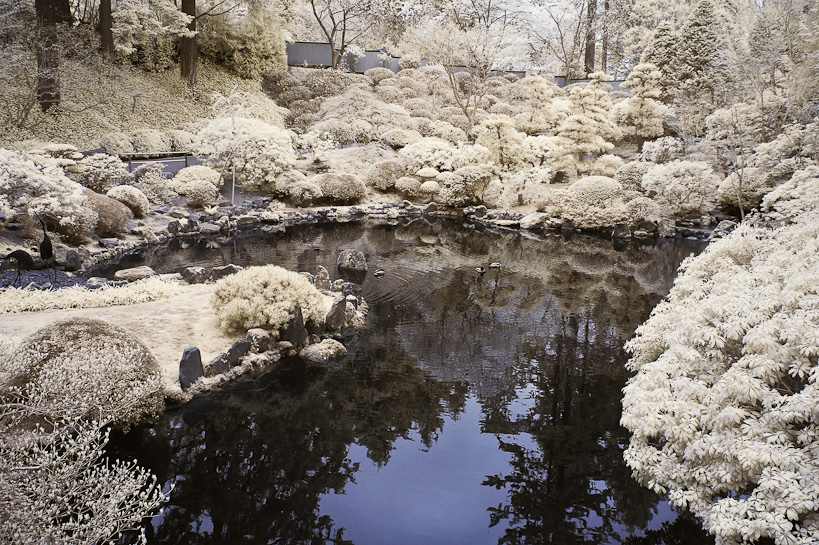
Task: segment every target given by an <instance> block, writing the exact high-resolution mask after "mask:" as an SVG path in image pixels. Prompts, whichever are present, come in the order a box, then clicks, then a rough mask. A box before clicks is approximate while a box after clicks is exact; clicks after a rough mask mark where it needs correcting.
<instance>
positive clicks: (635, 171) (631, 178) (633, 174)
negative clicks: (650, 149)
mask: <svg viewBox="0 0 819 545" xmlns="http://www.w3.org/2000/svg"><path fill="white" fill-rule="evenodd" d="M653 166H654V165H653V164H652V163H648V162H646V161H631V162H628V163H626V164H624V165H623V166H621V167H620V168H618V169H617V171H616V172H615V173H614V176H612V177H613V178H614V179H615V180H617V181H618V182H620V185H622V186H623V190H625V191H642V190H643V175H644V174H645V173H646V172H648V170H649V169H650V168H651V167H653Z"/></svg>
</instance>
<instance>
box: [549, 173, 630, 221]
mask: <svg viewBox="0 0 819 545" xmlns="http://www.w3.org/2000/svg"><path fill="white" fill-rule="evenodd" d="M581 180H582V179H581ZM581 180H578V182H579V181H581ZM611 182H614V180H611ZM575 183H577V182H575ZM614 183H615V184H616V183H617V182H614ZM607 185H608V186H609V189H611V191H610V192H606V191H596V190H595V189H593V188H588V187H584V186H585V184H581V186H578V187H576V188H575V190H574V191H571V190H570V188H571V187H572V186H569V188H566V189H563V188H561V189H554V190H552V191H549V192H547V193H545V194H544V196H543V197H542V198H541V199H540V200H538V201H537V203H536V204H537V209H538V211H540V212H544V213H546V214H549V215H550V216H551V217H554V218H560V219H562V220H568V221H570V222H572V223H573V224H574V225H575V226H576V227H578V228H581V229H592V230H596V229H610V228H611V227H612V226H613V225H614V224H615V223H619V222H622V221H627V220H628V219H629V211H628V209H627V208H626V206H625V204H623V201H622V199H621V198H620V196H621V195H622V189H620V190H618V189H617V186H615V185H612V184H610V183H608V184H607ZM618 185H619V184H618ZM607 195H608V196H609V197H610V198H605V197H606V196H607Z"/></svg>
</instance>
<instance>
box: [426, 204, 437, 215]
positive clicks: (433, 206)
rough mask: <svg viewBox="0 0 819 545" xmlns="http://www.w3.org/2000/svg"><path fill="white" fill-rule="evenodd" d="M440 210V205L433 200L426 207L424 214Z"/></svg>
mask: <svg viewBox="0 0 819 545" xmlns="http://www.w3.org/2000/svg"><path fill="white" fill-rule="evenodd" d="M437 211H438V205H437V204H436V203H435V202H431V203H429V204H428V205H426V207H425V208H424V214H432V213H434V212H437Z"/></svg>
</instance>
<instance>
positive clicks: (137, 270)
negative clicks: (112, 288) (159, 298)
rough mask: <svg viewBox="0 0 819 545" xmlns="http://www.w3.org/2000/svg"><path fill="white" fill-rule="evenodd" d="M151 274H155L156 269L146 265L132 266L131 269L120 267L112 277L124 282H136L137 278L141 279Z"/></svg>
mask: <svg viewBox="0 0 819 545" xmlns="http://www.w3.org/2000/svg"><path fill="white" fill-rule="evenodd" d="M152 276H156V271H154V270H153V269H152V268H150V267H148V266H147V265H143V266H142V267H133V268H131V269H122V270H119V271H117V272H115V273H114V278H116V279H117V280H124V281H126V282H136V281H137V280H143V279H145V278H150V277H152Z"/></svg>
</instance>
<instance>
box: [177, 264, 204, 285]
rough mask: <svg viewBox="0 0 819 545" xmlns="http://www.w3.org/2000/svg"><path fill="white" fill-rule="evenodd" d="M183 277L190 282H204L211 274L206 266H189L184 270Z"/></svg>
mask: <svg viewBox="0 0 819 545" xmlns="http://www.w3.org/2000/svg"><path fill="white" fill-rule="evenodd" d="M182 278H184V279H185V282H187V283H188V284H204V283H205V282H207V281H208V279H209V278H210V275H209V274H208V271H207V269H205V267H188V268H186V269H183V270H182Z"/></svg>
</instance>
